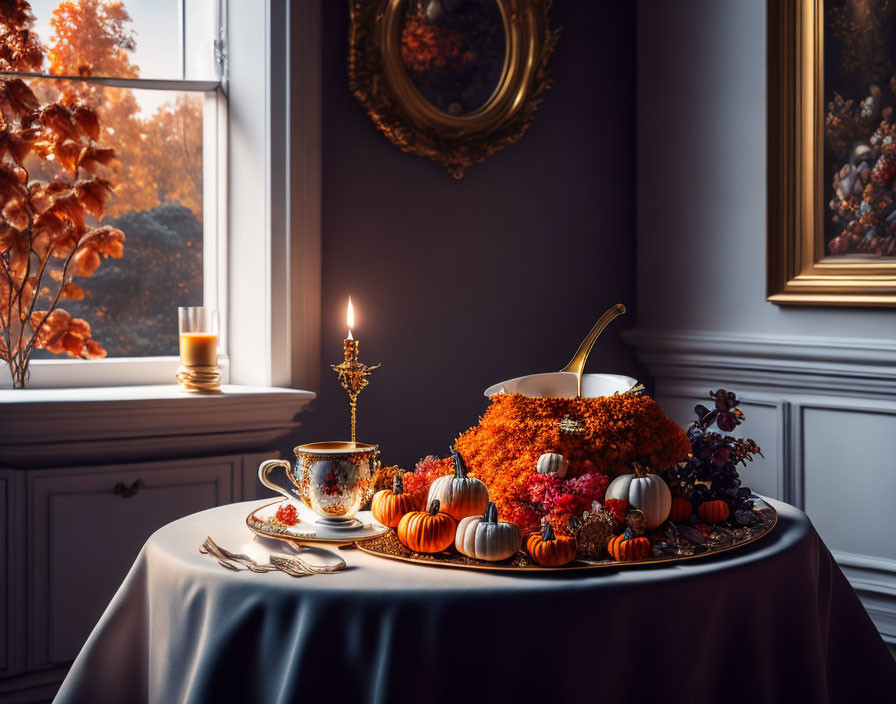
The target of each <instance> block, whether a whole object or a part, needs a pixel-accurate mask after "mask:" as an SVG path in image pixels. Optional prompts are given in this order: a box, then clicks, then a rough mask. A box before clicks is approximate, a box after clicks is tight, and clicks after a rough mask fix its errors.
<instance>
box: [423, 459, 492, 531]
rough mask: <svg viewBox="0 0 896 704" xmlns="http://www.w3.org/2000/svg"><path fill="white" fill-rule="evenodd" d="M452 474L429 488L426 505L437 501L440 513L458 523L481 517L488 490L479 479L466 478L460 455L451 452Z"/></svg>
mask: <svg viewBox="0 0 896 704" xmlns="http://www.w3.org/2000/svg"><path fill="white" fill-rule="evenodd" d="M452 455H453V456H454V474H449V475H448V476H445V477H439V478H438V479H436V480H435V481H434V482H433V483H432V484H430V486H429V495H428V497H427V499H426V505H427V506H429V505H431V504H432V502H433V501H434V500H435V499H438V500H439V504H440V505H441V506H442V511H444V512H445V513H447V514H448V515H450V516H451V517H452V518H454V520H455V521H459V520H461V519H462V518H466V517H467V516H481V515H482V513H483V512H484V511H485V507H486V505H487V504H488V489H487V488H486V487H485V484H483V483H482V482H481V481H480V480H479V479H476V478H474V477H468V476H467V468H466V467H465V466H464V461H463V459H462V458H461V456H460V454H459V453H457V452H453V453H452Z"/></svg>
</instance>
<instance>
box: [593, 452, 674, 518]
mask: <svg viewBox="0 0 896 704" xmlns="http://www.w3.org/2000/svg"><path fill="white" fill-rule="evenodd" d="M606 498H607V499H622V500H624V501H627V502H628V503H629V505H631V506H632V508H636V509H638V510H639V511H641V512H642V513H643V514H644V517H645V518H646V519H647V530H653V529H654V528H659V527H660V526H661V525H662V523H663V521H665V520H666V519H667V518H668V517H669V512H670V511H671V510H672V492H671V491H669V487H668V486H667V484H666V482H665V481H663V478H662V477H661V476H660V475H658V474H648V473H647V471H646V470H645V469H644V467H642V466H641V465H640V464H638V463H637V462H635V471H634V473H633V474H623V475H620V476H618V477H616V478H615V479H614V480H613V481H612V482H610V486H608V487H607V496H606ZM605 501H606V500H605Z"/></svg>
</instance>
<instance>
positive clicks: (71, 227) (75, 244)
mask: <svg viewBox="0 0 896 704" xmlns="http://www.w3.org/2000/svg"><path fill="white" fill-rule="evenodd" d="M32 24H33V17H32V15H31V12H30V7H29V6H28V3H25V2H16V1H14V0H10V1H7V2H0V28H2V30H0V61H3V62H5V63H6V68H8V70H13V71H22V70H30V68H32V67H33V64H34V62H35V61H36V58H35V57H36V55H37V53H40V54H41V56H42V54H43V47H42V46H40V44H39V43H38V42H37V41H36V39H35V38H34V35H33V34H31V31H30V30H31V26H32ZM23 41H27V42H30V44H28V45H27V46H26V45H24V44H23ZM4 42H8V45H6V46H5V48H4V44H3V43H4ZM17 57H18V58H17ZM19 60H21V62H23V63H21V64H19V63H17V62H18V61H19ZM39 63H40V62H38V65H39ZM100 134H101V133H100V121H99V117H98V115H97V114H96V111H95V110H93V109H92V108H91V107H89V106H87V105H85V104H83V103H81V102H77V101H71V102H67V103H63V102H54V103H50V104H49V105H44V106H42V105H41V101H40V100H38V98H37V96H36V95H35V94H34V92H33V91H32V89H31V88H30V87H29V86H28V85H26V84H25V83H24V81H22V80H21V79H18V78H3V77H2V74H0V203H2V211H0V360H2V361H5V362H7V363H8V366H9V369H10V373H11V375H12V379H13V385H14V386H16V387H22V386H24V384H25V380H26V379H27V375H28V364H29V360H30V357H31V353H32V352H33V351H34V350H35V349H43V350H47V351H49V352H52V353H54V354H67V355H69V356H73V357H87V358H98V357H104V356H105V354H106V351H105V350H104V349H103V348H102V346H100V344H99V343H98V342H96V341H95V340H93V339H92V338H91V335H90V325H89V324H88V323H87V322H86V321H85V320H81V319H80V318H73V317H72V316H71V315H69V314H68V313H67V312H66V311H65V310H63V309H62V308H59V307H58V304H59V303H60V301H62V300H64V299H66V298H69V299H72V300H80V299H83V298H84V290H83V289H82V288H81V287H80V286H79V285H77V284H75V283H74V282H73V281H72V280H71V279H72V277H74V276H82V277H88V276H91V275H92V274H93V273H94V272H95V271H96V269H97V268H98V267H99V265H100V263H101V261H102V258H103V257H115V258H118V257H121V256H122V254H123V250H124V233H122V232H121V231H120V230H118V229H116V228H114V227H109V226H104V227H96V226H95V222H96V221H95V220H91V218H99V217H100V216H101V215H102V213H103V208H104V204H105V198H106V194H107V193H108V191H109V189H110V188H111V183H110V181H109V180H108V179H107V178H106V176H105V174H104V171H105V170H106V167H107V165H108V164H109V163H110V161H111V160H112V159H113V157H114V155H115V153H114V150H112V149H109V148H106V147H104V146H102V145H100V144H98V143H97V141H96V140H97V137H99V136H100ZM51 163H52V164H56V165H58V166H57V167H56V172H55V175H54V176H53V177H52V178H46V179H41V178H35V177H34V176H33V175H32V173H31V172H34V173H35V174H37V173H40V174H46V173H47V171H46V170H45V167H47V166H48V165H49V164H51Z"/></svg>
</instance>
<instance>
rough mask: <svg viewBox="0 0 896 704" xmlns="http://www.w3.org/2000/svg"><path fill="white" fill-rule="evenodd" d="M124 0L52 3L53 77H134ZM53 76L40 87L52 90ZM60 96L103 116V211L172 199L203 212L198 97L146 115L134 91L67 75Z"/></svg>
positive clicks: (124, 210)
mask: <svg viewBox="0 0 896 704" xmlns="http://www.w3.org/2000/svg"><path fill="white" fill-rule="evenodd" d="M130 23H131V17H130V15H128V12H127V10H126V9H125V5H124V3H123V2H120V1H119V2H106V1H103V0H67V1H66V2H61V3H59V5H58V6H57V7H56V9H55V10H53V15H52V19H51V26H52V27H53V37H52V41H51V44H50V47H49V51H48V59H49V71H50V73H51V74H53V75H57V76H63V75H64V76H111V77H115V78H138V77H139V75H140V67H139V66H137V65H135V64H133V63H132V62H131V54H132V52H133V51H134V49H135V48H136V43H137V39H136V35H135V34H134V32H133V30H132V29H131V28H130ZM58 88H59V87H58V86H57V85H56V84H55V83H54V84H51V85H45V86H44V89H45V90H47V91H49V92H51V93H52V92H53V91H55V90H57V89H58ZM61 91H62V92H61V96H60V97H61V99H62V101H63V102H65V103H71V102H73V101H76V100H77V101H80V102H82V103H84V104H86V105H90V106H92V107H93V108H95V109H96V110H97V111H98V112H99V114H100V115H101V116H102V119H103V134H102V141H103V142H104V143H106V144H108V145H109V146H110V147H112V149H114V150H115V152H116V154H117V156H118V159H117V160H116V162H115V163H114V164H113V165H112V169H111V172H112V177H113V180H114V181H115V182H116V184H117V185H116V187H115V196H116V197H115V199H114V200H113V201H112V202H111V203H109V205H108V207H107V209H106V214H107V215H111V216H119V215H122V214H124V213H127V212H133V211H143V210H149V209H151V208H154V207H156V206H158V205H161V204H162V202H163V201H166V200H175V201H178V202H179V203H180V204H181V205H183V206H184V207H186V208H189V209H190V210H191V211H192V212H193V213H194V214H195V215H196V216H197V217H201V214H202V97H201V96H199V95H194V94H186V95H180V96H178V97H177V98H176V99H175V100H174V101H172V102H170V103H167V104H165V105H162V106H161V107H159V108H158V109H157V110H156V112H155V113H154V114H153V115H151V116H144V115H143V114H142V112H141V109H140V105H139V104H138V102H137V100H136V98H135V96H134V94H133V92H132V91H131V90H129V89H126V88H107V87H104V86H99V85H95V84H88V83H79V82H77V81H72V82H70V83H66V84H64V85H62V86H61Z"/></svg>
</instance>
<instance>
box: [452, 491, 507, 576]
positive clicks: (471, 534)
mask: <svg viewBox="0 0 896 704" xmlns="http://www.w3.org/2000/svg"><path fill="white" fill-rule="evenodd" d="M522 544H523V535H522V533H520V529H519V528H518V527H517V526H516V525H515V524H513V523H504V522H500V521H498V509H497V508H496V507H495V505H494V504H493V503H492V502H491V501H489V502H488V506H486V508H485V513H484V514H483V515H482V516H467V517H466V518H462V519H461V521H460V523H458V525H457V534H456V537H455V539H454V547H456V548H457V551H458V552H459V553H460V554H461V555H466V556H467V557H472V558H474V559H476V560H488V561H489V562H497V561H498V560H506V559H507V558H508V557H511V556H512V555H515V554H516V552H517V550H519V549H520V546H521V545H522Z"/></svg>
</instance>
